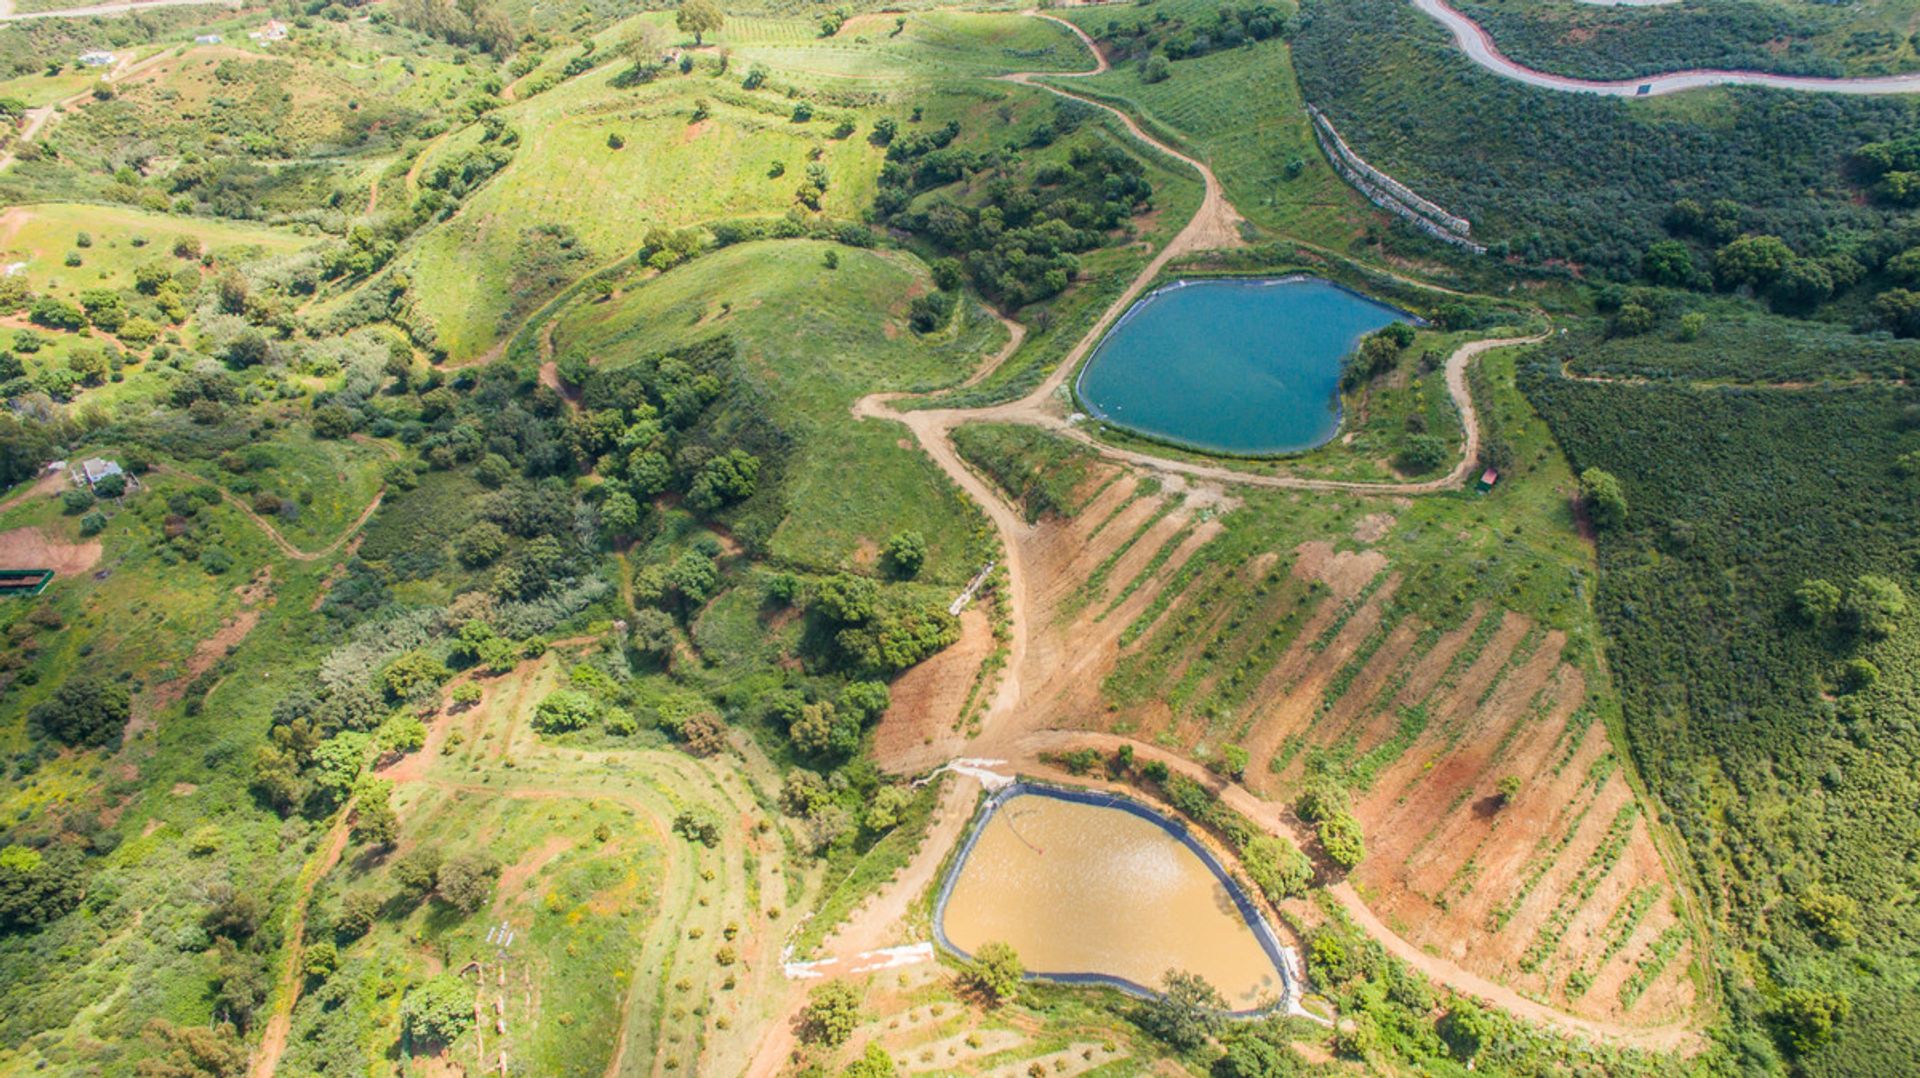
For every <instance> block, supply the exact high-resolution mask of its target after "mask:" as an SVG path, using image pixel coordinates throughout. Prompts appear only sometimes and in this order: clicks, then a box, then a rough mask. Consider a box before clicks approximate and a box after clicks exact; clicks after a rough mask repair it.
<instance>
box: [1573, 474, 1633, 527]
mask: <svg viewBox="0 0 1920 1078" xmlns="http://www.w3.org/2000/svg"><path fill="white" fill-rule="evenodd" d="M1580 500H1581V502H1582V503H1583V504H1585V505H1586V507H1587V519H1589V520H1591V521H1593V525H1594V527H1596V528H1619V527H1621V526H1622V525H1624V524H1626V522H1627V496H1626V493H1625V492H1624V491H1622V490H1621V488H1620V480H1618V479H1616V478H1614V477H1613V475H1612V473H1610V472H1604V471H1601V470H1600V469H1598V468H1588V469H1587V470H1586V471H1583V472H1581V473H1580Z"/></svg>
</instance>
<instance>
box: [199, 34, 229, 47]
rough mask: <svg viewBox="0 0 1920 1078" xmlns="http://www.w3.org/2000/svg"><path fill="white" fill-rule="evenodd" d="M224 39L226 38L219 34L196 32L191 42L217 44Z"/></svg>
mask: <svg viewBox="0 0 1920 1078" xmlns="http://www.w3.org/2000/svg"><path fill="white" fill-rule="evenodd" d="M224 40H226V39H225V38H223V37H221V36H220V35H219V34H198V35H196V36H195V37H194V39H193V43H194V44H195V45H218V44H220V42H222V41H224Z"/></svg>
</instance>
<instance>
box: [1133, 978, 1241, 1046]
mask: <svg viewBox="0 0 1920 1078" xmlns="http://www.w3.org/2000/svg"><path fill="white" fill-rule="evenodd" d="M1226 1009H1227V1001H1226V1000H1225V999H1224V998H1222V997H1221V995H1220V991H1219V989H1217V988H1215V987H1213V985H1211V984H1208V983H1207V982H1206V980H1205V979H1203V978H1202V977H1200V976H1199V975H1198V974H1194V973H1187V972H1185V971H1183V970H1168V971H1167V975H1166V979H1165V980H1164V981H1163V982H1162V987H1161V993H1160V995H1159V996H1157V997H1155V998H1154V999H1151V1000H1148V1001H1147V1002H1146V1003H1145V1004H1143V1005H1142V1006H1141V1008H1140V1011H1139V1014H1138V1018H1139V1022H1140V1028H1142V1029H1144V1030H1146V1031H1147V1033H1148V1034H1149V1035H1151V1036H1153V1037H1154V1038H1156V1039H1158V1040H1159V1041H1161V1042H1162V1043H1164V1044H1166V1045H1168V1046H1169V1047H1171V1048H1174V1049H1176V1050H1178V1051H1182V1052H1187V1051H1192V1050H1193V1049H1195V1048H1198V1047H1200V1046H1201V1045H1203V1044H1205V1043H1206V1042H1207V1038H1209V1037H1211V1036H1213V1035H1214V1034H1216V1033H1218V1032H1219V1031H1220V1030H1221V1028H1223V1026H1224V1025H1225V1018H1224V1017H1223V1014H1224V1012H1225V1011H1226Z"/></svg>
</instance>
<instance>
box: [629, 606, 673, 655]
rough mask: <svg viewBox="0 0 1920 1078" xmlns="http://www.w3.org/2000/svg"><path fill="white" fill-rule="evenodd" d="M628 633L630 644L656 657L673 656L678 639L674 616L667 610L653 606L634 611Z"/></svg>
mask: <svg viewBox="0 0 1920 1078" xmlns="http://www.w3.org/2000/svg"><path fill="white" fill-rule="evenodd" d="M627 633H628V634H627V642H628V646H630V647H632V648H633V650H635V651H637V652H639V653H640V654H642V655H646V656H649V657H651V658H655V659H666V658H669V657H671V656H672V655H673V647H674V643H675V642H676V641H677V640H678V637H677V636H676V635H675V633H674V624H673V618H672V617H670V616H669V615H668V614H667V613H666V612H665V611H662V610H655V609H653V608H652V607H648V608H646V609H644V610H636V611H634V614H633V618H632V619H631V625H630V627H629V629H628V631H627Z"/></svg>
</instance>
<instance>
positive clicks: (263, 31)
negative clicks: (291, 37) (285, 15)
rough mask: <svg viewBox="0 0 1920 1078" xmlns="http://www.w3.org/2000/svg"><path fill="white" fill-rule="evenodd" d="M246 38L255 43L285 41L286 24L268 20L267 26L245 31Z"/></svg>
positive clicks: (277, 20) (276, 20)
mask: <svg viewBox="0 0 1920 1078" xmlns="http://www.w3.org/2000/svg"><path fill="white" fill-rule="evenodd" d="M247 36H248V37H250V38H252V39H253V40H255V41H285V40H286V38H287V24H286V23H283V22H281V21H280V20H279V19H268V20H267V24H266V25H265V26H262V27H261V28H260V29H258V30H249V31H247Z"/></svg>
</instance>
